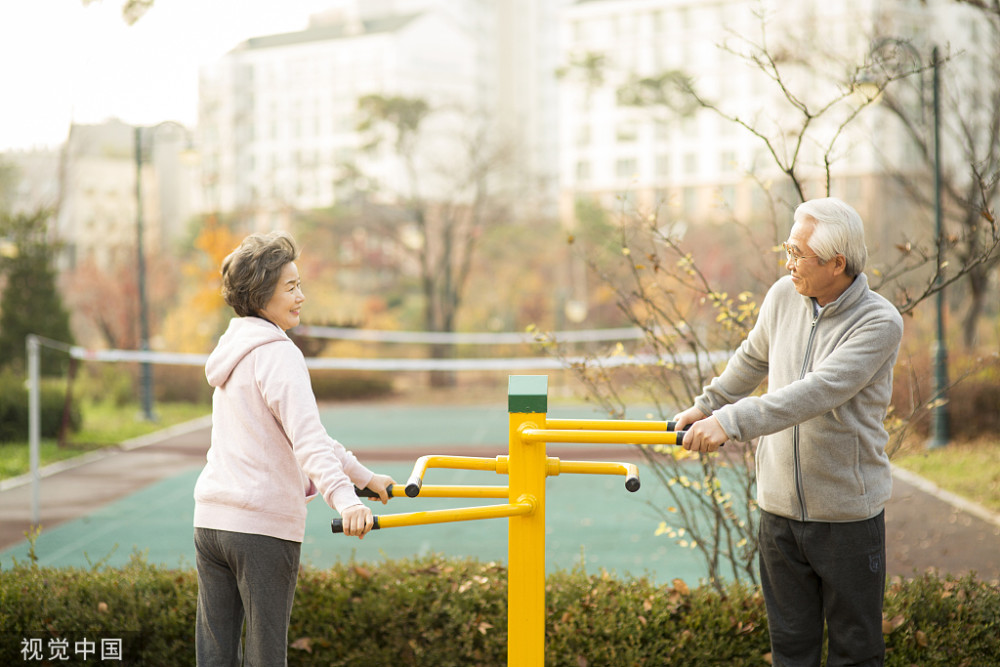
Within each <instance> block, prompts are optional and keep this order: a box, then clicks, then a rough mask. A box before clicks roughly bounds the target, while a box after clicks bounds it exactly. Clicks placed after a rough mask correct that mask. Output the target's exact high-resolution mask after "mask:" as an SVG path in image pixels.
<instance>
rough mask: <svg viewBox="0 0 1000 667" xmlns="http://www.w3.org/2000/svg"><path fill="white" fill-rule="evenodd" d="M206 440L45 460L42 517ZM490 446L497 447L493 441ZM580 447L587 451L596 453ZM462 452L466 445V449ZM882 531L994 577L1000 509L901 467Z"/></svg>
mask: <svg viewBox="0 0 1000 667" xmlns="http://www.w3.org/2000/svg"><path fill="white" fill-rule="evenodd" d="M208 442H209V428H208V425H207V421H206V420H199V421H197V422H192V423H189V424H186V425H182V426H180V427H175V428H173V429H167V430H165V431H162V432H160V433H158V434H154V435H153V436H148V437H145V438H142V439H139V440H134V441H130V442H128V443H125V444H123V445H122V447H120V448H114V449H111V450H104V451H102V452H100V453H96V454H94V455H91V456H89V457H88V460H87V462H86V463H83V464H81V465H72V464H69V465H62V466H60V465H59V464H57V465H56V466H52V467H49V468H47V469H45V471H44V473H45V476H44V478H43V479H42V489H43V491H42V493H41V503H40V509H41V523H42V525H43V526H44V527H46V528H49V529H50V528H53V527H55V526H57V525H59V524H62V523H64V522H66V521H70V520H72V519H76V518H79V517H83V516H87V515H89V514H91V513H93V512H95V511H97V510H98V509H100V508H101V507H104V506H106V505H108V504H109V503H112V502H114V501H115V500H118V499H120V498H122V497H124V496H127V495H129V494H131V493H134V492H136V491H139V490H141V489H143V488H145V487H147V486H148V485H150V484H153V483H155V482H158V481H160V480H163V479H167V478H170V477H174V476H176V475H178V474H180V473H183V472H186V471H187V472H189V471H191V470H192V469H194V468H197V467H199V466H201V465H202V464H203V462H204V457H205V452H206V451H207V449H208ZM479 448H481V447H479ZM479 448H477V449H479ZM550 448H551V446H550ZM450 449H452V448H451V447H436V448H435V450H434V451H435V453H458V452H448V451H445V450H450ZM490 450H491V452H493V453H496V451H495V450H496V448H495V447H490ZM587 452H588V456H587V458H597V457H599V455H600V454H601V453H602V452H598V451H595V450H593V449H588V450H587ZM462 453H466V454H468V453H470V452H469V450H468V449H465V450H463V452H462ZM472 453H473V454H477V455H478V454H482V453H483V452H480V451H476V452H472ZM553 453H555V452H553ZM557 455H558V454H557ZM364 456H365V458H366V459H367V460H389V459H390V458H393V457H395V459H396V460H402V461H411V460H413V458H414V457H413V456H411V455H409V453H408V452H407V451H406V450H405V449H398V450H394V451H393V452H392V453H391V454H390V452H388V451H384V452H382V453H381V455H379V453H378V452H376V451H374V450H366V451H365V454H364ZM619 457H620V450H619ZM78 463H79V462H78ZM31 497H32V487H31V484H29V483H23V481H22V482H21V483H19V482H18V480H13V481H12V480H7V481H6V482H4V483H3V484H2V485H0V550H2V549H6V548H8V547H11V546H14V545H16V544H19V543H21V542H22V541H23V540H24V535H25V532H26V531H27V530H28V529H29V527H30V524H31ZM886 533H887V539H888V542H889V554H888V573H889V575H890V576H896V575H899V576H903V577H908V576H912V575H913V574H914V573H915V572H917V573H920V572H924V571H926V570H928V569H931V568H934V569H937V570H938V571H940V572H943V573H950V574H955V575H960V574H964V573H967V572H970V571H974V572H976V573H977V574H978V575H979V577H980V578H982V579H986V580H997V579H1000V516H998V515H997V514H995V513H991V512H989V511H986V510H984V509H983V508H981V507H979V506H977V505H975V504H973V503H969V502H967V501H964V500H962V499H960V498H956V497H954V496H951V495H950V494H947V493H943V492H941V491H939V490H937V489H935V488H934V487H933V485H931V484H929V483H928V482H927V481H926V480H923V479H922V478H919V477H917V476H915V475H912V474H910V473H906V472H905V471H901V470H897V473H896V475H895V490H894V493H893V497H892V500H890V502H889V504H888V506H887V507H886Z"/></svg>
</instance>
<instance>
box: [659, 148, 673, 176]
mask: <svg viewBox="0 0 1000 667" xmlns="http://www.w3.org/2000/svg"><path fill="white" fill-rule="evenodd" d="M670 157H671V156H670V154H669V153H663V154H661V155H657V156H656V175H657V176H658V177H660V178H670V171H671V170H670Z"/></svg>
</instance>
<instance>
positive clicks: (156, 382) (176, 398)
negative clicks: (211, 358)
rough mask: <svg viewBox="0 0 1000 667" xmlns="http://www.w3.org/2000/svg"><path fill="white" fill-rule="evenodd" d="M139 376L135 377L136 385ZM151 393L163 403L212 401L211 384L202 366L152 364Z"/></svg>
mask: <svg viewBox="0 0 1000 667" xmlns="http://www.w3.org/2000/svg"><path fill="white" fill-rule="evenodd" d="M137 370H139V367H137ZM139 372H140V373H141V371H139ZM141 377H142V376H141V375H138V376H137V377H136V386H139V383H140V382H142V379H141ZM153 393H154V396H155V398H156V400H157V401H162V402H164V403H211V402H212V386H211V385H210V384H208V380H206V379H205V367H204V366H172V365H161V364H158V365H155V366H153Z"/></svg>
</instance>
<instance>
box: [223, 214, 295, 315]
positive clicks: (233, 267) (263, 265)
mask: <svg viewBox="0 0 1000 667" xmlns="http://www.w3.org/2000/svg"><path fill="white" fill-rule="evenodd" d="M298 256H299V248H298V246H297V245H296V244H295V240H294V239H293V238H292V237H291V235H290V234H288V233H286V232H271V233H269V234H251V235H250V236H248V237H246V238H245V239H243V242H242V243H240V247H238V248H237V249H236V250H234V251H232V252H231V253H229V255H228V256H227V257H226V258H225V259H224V260H222V298H223V299H225V300H226V303H227V304H229V305H230V306H232V308H233V310H235V311H236V314H237V315H238V316H240V317H248V316H250V315H257V314H259V313H260V311H261V310H263V309H264V307H265V306H267V302H268V301H270V300H271V296H272V295H273V294H274V290H275V288H276V287H277V286H278V279H279V278H280V277H281V271H282V269H284V268H285V265H286V264H288V263H289V262H294V261H295V260H296V259H297V258H298Z"/></svg>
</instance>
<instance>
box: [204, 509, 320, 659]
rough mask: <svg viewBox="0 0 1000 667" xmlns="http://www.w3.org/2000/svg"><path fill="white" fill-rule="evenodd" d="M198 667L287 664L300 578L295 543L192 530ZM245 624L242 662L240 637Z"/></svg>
mask: <svg viewBox="0 0 1000 667" xmlns="http://www.w3.org/2000/svg"><path fill="white" fill-rule="evenodd" d="M194 545H195V552H196V564H197V566H198V610H197V621H196V630H195V646H196V652H197V655H198V665H199V667H239V666H240V665H241V664H245V665H248V666H249V667H281V666H283V665H287V664H288V661H287V655H288V621H289V618H290V617H291V614H292V601H293V599H294V598H295V583H296V580H297V578H298V574H299V552H300V550H301V548H302V545H301V544H300V543H298V542H289V541H286V540H280V539H278V538H276V537H268V536H267V535H250V534H247V533H231V532H228V531H224V530H212V529H209V528H195V529H194ZM244 619H245V620H246V657H245V659H244V657H243V647H242V646H241V641H240V637H241V635H242V632H243V621H244Z"/></svg>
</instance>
